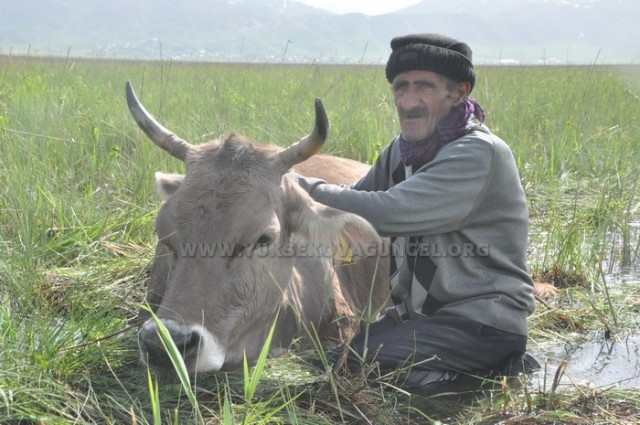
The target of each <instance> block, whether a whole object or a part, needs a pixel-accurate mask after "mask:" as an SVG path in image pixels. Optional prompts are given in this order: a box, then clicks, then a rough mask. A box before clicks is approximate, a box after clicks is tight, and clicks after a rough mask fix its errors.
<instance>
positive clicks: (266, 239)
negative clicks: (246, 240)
mask: <svg viewBox="0 0 640 425" xmlns="http://www.w3.org/2000/svg"><path fill="white" fill-rule="evenodd" d="M272 243H273V236H271V235H267V234H264V235H262V236H260V237H259V238H258V240H257V241H256V246H257V247H261V246H269V245H271V244H272Z"/></svg>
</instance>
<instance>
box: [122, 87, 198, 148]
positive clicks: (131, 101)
mask: <svg viewBox="0 0 640 425" xmlns="http://www.w3.org/2000/svg"><path fill="white" fill-rule="evenodd" d="M125 91H126V94H127V105H129V111H131V115H133V119H134V120H135V121H136V123H137V124H138V127H140V129H141V130H142V131H144V133H145V134H146V135H147V137H149V139H151V141H152V142H153V143H155V144H156V145H158V146H160V147H161V148H162V149H164V150H165V151H167V152H169V153H170V154H171V156H174V157H176V158H178V159H179V160H181V161H184V160H185V158H186V156H187V152H188V151H189V149H190V148H191V145H190V144H189V142H186V141H184V140H182V139H181V138H179V137H178V136H176V135H175V133H173V132H171V131H169V130H167V129H166V128H165V127H163V126H162V125H161V124H160V123H159V122H158V121H156V120H155V118H153V117H152V116H151V114H150V113H149V112H147V110H146V109H145V108H144V106H142V104H141V103H140V101H139V100H138V97H137V96H136V93H135V92H134V91H133V87H132V86H131V82H130V81H127V84H126V87H125Z"/></svg>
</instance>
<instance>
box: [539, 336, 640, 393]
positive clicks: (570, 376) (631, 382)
mask: <svg viewBox="0 0 640 425" xmlns="http://www.w3.org/2000/svg"><path fill="white" fill-rule="evenodd" d="M530 348H531V353H532V354H533V355H534V356H535V357H536V359H538V361H539V362H540V364H541V365H542V370H541V371H539V372H536V373H535V374H534V375H532V379H531V381H530V382H531V385H532V387H533V388H536V389H543V388H544V387H545V386H546V390H547V391H549V390H550V389H551V385H552V382H553V380H554V375H555V374H556V371H557V370H558V367H559V365H560V364H561V362H562V360H563V359H564V360H565V361H566V363H567V365H566V369H565V372H564V374H563V376H562V379H561V380H560V386H559V387H558V388H559V389H563V388H566V387H567V386H574V385H580V386H587V387H591V388H598V389H604V388H610V387H618V388H640V335H629V336H618V337H614V338H612V339H611V340H604V338H603V337H602V336H600V337H599V338H598V337H594V338H593V339H591V340H589V341H586V342H575V343H567V344H558V343H553V344H551V343H550V344H540V345H538V346H533V347H530ZM545 367H546V371H545ZM545 375H546V376H545ZM545 378H546V384H545Z"/></svg>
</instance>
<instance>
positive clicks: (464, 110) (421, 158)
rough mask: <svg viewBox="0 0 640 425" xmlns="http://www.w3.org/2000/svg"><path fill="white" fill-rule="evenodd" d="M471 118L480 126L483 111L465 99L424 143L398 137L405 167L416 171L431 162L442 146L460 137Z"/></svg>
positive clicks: (470, 100)
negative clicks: (410, 167)
mask: <svg viewBox="0 0 640 425" xmlns="http://www.w3.org/2000/svg"><path fill="white" fill-rule="evenodd" d="M471 116H475V117H476V119H477V120H478V121H479V122H480V124H482V123H483V122H484V118H485V115H484V111H483V110H482V108H481V107H480V105H479V104H478V102H476V101H475V100H474V99H467V100H465V101H464V102H462V103H461V104H460V105H458V106H456V107H454V108H453V109H451V112H449V115H447V116H446V117H445V118H444V119H443V120H442V121H440V123H439V124H438V126H437V127H436V131H435V132H434V134H433V135H432V136H431V137H430V138H429V139H427V140H425V141H424V142H407V141H406V140H404V139H403V138H402V135H400V137H399V140H398V142H399V143H400V156H401V158H402V162H403V163H404V165H406V166H412V167H413V169H414V170H415V169H418V168H420V167H421V166H423V165H424V164H426V163H427V162H429V161H431V160H432V159H433V158H434V157H435V156H436V154H437V153H438V151H439V150H440V149H442V147H443V146H444V145H446V144H447V143H449V142H452V141H454V140H456V139H458V138H460V137H462V136H463V135H464V133H465V131H466V128H467V124H468V123H469V119H470V118H471Z"/></svg>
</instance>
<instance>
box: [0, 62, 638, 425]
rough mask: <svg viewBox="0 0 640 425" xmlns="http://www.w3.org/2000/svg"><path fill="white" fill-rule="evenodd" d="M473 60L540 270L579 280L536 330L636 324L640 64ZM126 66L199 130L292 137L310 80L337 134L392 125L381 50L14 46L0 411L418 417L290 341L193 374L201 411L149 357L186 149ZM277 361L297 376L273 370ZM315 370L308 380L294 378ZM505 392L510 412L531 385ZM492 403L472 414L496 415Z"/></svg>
mask: <svg viewBox="0 0 640 425" xmlns="http://www.w3.org/2000/svg"><path fill="white" fill-rule="evenodd" d="M478 76H479V78H478V83H477V85H476V88H475V91H474V93H473V95H474V96H475V97H476V98H477V99H478V100H479V102H480V103H481V104H482V105H483V106H484V108H485V110H486V111H487V115H488V120H487V123H488V125H489V126H490V127H491V128H492V130H494V131H495V132H496V133H497V134H498V135H500V136H501V137H502V138H504V139H505V140H506V141H507V142H508V143H509V144H510V145H511V147H512V148H513V151H514V154H515V156H516V160H517V163H518V166H519V169H520V172H521V177H522V181H523V184H524V187H525V190H526V192H527V195H528V199H529V207H530V214H531V236H530V239H531V242H532V243H531V252H530V261H531V270H532V273H533V274H534V275H536V277H539V278H546V279H549V280H553V281H554V282H555V283H557V284H558V285H565V286H570V287H572V288H570V289H567V290H566V291H567V292H566V294H565V298H563V301H562V302H561V304H559V305H557V306H554V305H548V306H545V305H542V306H540V307H539V309H538V311H537V312H536V314H535V315H534V316H533V317H532V320H531V323H532V338H533V339H534V340H539V339H552V340H553V339H560V340H562V339H563V338H565V337H566V336H565V335H564V333H563V330H562V329H570V330H571V331H577V332H580V333H582V334H588V333H589V332H593V331H599V330H600V329H602V328H603V327H606V328H607V329H609V330H610V331H611V332H613V333H614V334H615V333H616V332H624V331H625V330H626V331H631V330H633V329H636V328H637V325H638V320H637V317H636V316H637V314H634V312H635V313H637V305H636V307H634V306H633V303H632V302H631V304H629V301H628V300H629V299H631V300H633V299H634V297H636V298H635V299H637V296H638V292H637V291H638V289H637V287H630V288H625V290H626V291H627V293H626V294H622V295H621V294H620V291H617V290H616V288H615V285H614V286H613V287H612V282H611V281H612V278H613V277H615V276H616V273H621V272H624V273H636V275H635V276H636V277H635V279H636V281H637V277H638V275H637V273H638V262H639V261H638V256H639V249H638V246H639V242H638V223H639V221H640V218H639V216H640V211H639V208H638V205H639V201H638V195H639V193H638V180H639V178H638V176H640V146H639V144H640V124H639V123H638V117H639V116H640V100H639V98H638V96H639V95H640V68H638V67H625V68H616V67H609V66H588V67H503V68H502V67H495V68H492V67H481V68H479V69H478ZM126 80H131V81H132V83H133V84H134V87H135V88H136V91H137V92H138V94H139V96H140V98H141V100H142V101H143V103H144V104H145V105H146V106H147V108H148V109H149V110H150V111H151V112H152V113H153V114H154V115H155V116H157V117H158V118H159V119H160V120H161V121H162V122H163V123H164V124H165V125H166V126H167V127H169V128H171V129H172V130H174V131H176V132H177V133H178V134H180V135H181V136H182V137H184V138H185V139H187V140H190V141H191V142H194V143H198V142H202V141H205V140H208V139H211V138H215V137H217V136H219V135H222V134H228V133H230V132H237V133H241V134H244V135H247V136H250V137H253V138H255V139H257V140H261V141H263V142H268V143H275V144H279V145H282V146H285V145H288V144H290V143H292V142H294V141H296V140H298V139H299V138H300V137H301V136H303V135H304V134H306V133H307V132H308V131H309V130H310V128H311V125H312V122H313V99H314V98H315V97H321V98H322V99H323V101H324V103H325V106H326V108H327V111H328V114H329V119H330V122H331V131H330V137H329V141H328V142H327V146H326V148H325V151H327V152H332V153H335V154H338V155H342V156H347V157H351V158H355V159H359V160H362V161H368V162H372V161H373V160H375V158H376V156H377V154H378V153H379V152H380V150H381V149H382V148H383V147H384V146H385V145H386V144H387V143H388V142H389V141H390V139H391V138H392V137H393V135H394V134H395V132H396V131H397V121H396V116H395V112H394V107H393V103H392V99H391V95H390V91H389V88H388V85H387V84H386V82H385V79H384V70H383V69H382V67H372V66H371V67H370V66H361V67H349V66H328V65H327V66H325V65H299V66H277V65H256V64H253V65H236V64H217V65H214V64H185V63H173V62H163V63H152V62H133V61H131V62H116V61H114V62H110V61H101V62H93V61H86V60H78V59H72V58H68V59H55V60H54V59H46V58H20V57H7V56H1V57H0V422H2V423H20V422H19V421H21V420H23V421H25V423H37V422H39V421H43V422H47V421H50V422H52V423H142V424H144V423H158V421H162V423H189V422H190V421H191V420H193V419H194V418H198V420H200V418H202V420H203V421H204V422H211V423H236V422H238V421H240V420H241V418H242V417H245V418H246V417H247V416H246V415H244V416H243V413H246V412H248V411H249V410H248V409H251V408H252V406H253V408H255V407H256V406H260V409H258V410H256V409H254V410H252V412H253V413H252V415H254V416H252V418H253V420H254V421H255V422H260V421H263V422H264V423H269V422H271V423H335V422H353V423H356V422H358V421H360V422H361V423H366V421H365V419H363V418H374V417H375V420H373V422H374V423H407V422H410V419H407V417H408V416H406V415H400V413H398V412H406V413H407V414H408V413H409V412H410V411H412V409H413V410H415V409H416V407H415V406H413V405H411V406H409V407H408V408H407V409H405V410H402V409H400V407H398V406H399V404H397V403H398V402H397V398H396V397H395V396H393V395H389V393H388V392H387V391H386V390H385V392H382V391H375V390H374V389H363V388H365V387H363V386H361V385H360V384H358V383H348V382H344V381H334V380H333V378H330V379H329V378H327V377H326V376H324V375H320V376H316V375H313V373H312V372H309V371H308V370H306V369H305V368H304V367H303V366H300V365H299V364H297V363H296V362H295V361H294V360H295V357H294V358H292V359H285V361H284V362H280V361H277V362H273V363H269V362H267V367H265V369H264V370H262V371H258V372H254V374H252V373H251V372H249V370H248V369H247V370H246V372H245V375H246V376H240V375H234V374H230V375H227V376H222V375H213V376H210V375H203V376H199V377H197V378H198V379H197V386H196V388H197V389H196V393H195V394H194V397H197V401H199V404H198V409H199V411H198V414H197V415H195V416H194V415H193V411H192V408H193V404H192V402H193V400H190V398H191V396H189V397H187V396H185V392H184V389H183V388H182V385H181V384H180V382H178V381H176V380H175V379H172V378H171V377H166V376H165V377H163V376H160V377H154V376H151V377H150V376H149V375H148V374H147V370H146V369H145V368H144V367H143V366H141V364H140V362H139V360H138V353H137V347H136V343H135V332H134V331H132V330H130V331H124V332H121V331H123V330H126V329H127V328H128V326H130V325H132V324H133V323H134V322H135V318H136V315H137V313H138V311H139V306H140V305H141V303H142V302H143V299H144V283H145V279H146V276H147V271H148V265H149V262H150V261H151V259H152V257H153V247H154V243H155V240H154V235H153V220H154V215H155V212H156V211H157V207H158V205H159V201H158V199H157V198H156V196H155V194H154V192H153V172H155V171H157V170H162V171H173V172H180V171H182V164H180V163H178V162H177V161H175V160H173V159H172V158H170V157H169V156H168V155H166V154H165V153H164V152H162V151H160V150H159V149H157V148H156V147H155V146H153V144H152V143H150V142H149V141H147V140H146V139H145V137H144V135H142V134H141V133H140V132H139V131H138V129H137V127H136V126H135V124H134V123H133V121H132V119H131V118H130V116H129V113H128V110H127V107H126V103H125V100H124V82H125V81H126ZM610 289H611V291H609V290H610ZM634 309H635V310H634ZM269 365H271V368H279V367H280V368H284V369H285V372H284V373H282V374H281V375H284V376H288V377H287V378H273V379H272V381H271V383H265V379H260V378H262V375H263V374H266V376H268V375H269V372H270V368H269ZM287 371H288V372H287ZM271 372H274V371H271ZM309 373H311V374H312V376H311V378H310V379H309V380H308V381H309V382H311V383H312V384H309V385H311V387H309V386H308V385H306V384H304V383H303V384H300V383H299V382H298V383H296V382H297V381H296V380H301V381H304V382H307V381H305V379H306V378H305V377H308V375H309ZM272 374H273V375H274V376H275V375H277V373H272ZM301 377H302V378H301ZM155 379H158V381H156V380H155ZM267 381H268V380H267ZM274 382H275V384H274ZM156 383H157V386H156ZM349 384H353V387H348V385H349ZM264 385H266V387H265V389H264V390H263V392H261V390H260V388H261V387H262V386H264ZM309 388H314V390H309ZM345 388H349V390H345ZM316 390H317V391H319V394H324V395H325V396H326V397H323V396H317V395H315V393H313V391H316ZM510 394H512V395H510V396H509V397H505V398H504V400H507V399H508V403H509V409H511V410H510V411H513V412H515V411H517V410H518V409H519V408H521V407H522V406H523V405H525V404H527V403H529V404H531V403H534V402H535V400H534V401H532V400H531V399H530V398H529V399H527V400H526V401H522V400H521V399H520V397H519V394H520V393H518V392H514V393H510ZM247 395H249V396H251V397H249V398H253V400H246V398H247ZM594 400H595V399H594ZM629 400H631V402H630V403H631V404H632V405H635V406H637V405H640V402H637V396H633V397H630V398H629ZM633 400H635V401H633ZM596 401H597V400H596ZM594 402H595V401H594ZM634 403H635V404H634ZM534 404H535V403H534ZM503 407H504V406H501V407H499V408H496V409H497V410H498V411H500V412H502V410H503ZM543 407H544V406H543ZM555 407H557V406H555ZM243 409H244V410H243ZM487 409H488V410H487ZM509 409H507V410H509ZM394 411H395V413H394ZM487 411H489V412H494V411H495V410H493V408H492V407H487V406H484V407H481V408H476V409H475V410H474V409H473V408H472V409H471V410H470V411H465V413H460V415H463V414H464V415H467V416H464V417H465V418H466V419H468V420H469V421H471V422H473V421H475V419H473V418H478V417H480V418H483V417H486V416H490V417H494V416H492V415H493V413H489V414H487V413H486V412H487ZM185 412H186V413H185ZM255 412H261V413H260V414H259V415H258V414H257V413H255ZM483 412H485V413H483ZM514 414H515V413H514ZM398 415H400V416H402V417H403V418H404V419H398ZM419 416H421V417H422V418H423V419H422V420H424V417H432V415H431V413H429V412H427V413H424V414H422V415H419ZM260 417H261V418H262V419H260ZM159 418H160V419H159ZM266 418H269V419H266ZM470 418H471V419H470ZM403 421H404V422H403ZM415 421H416V423H421V420H420V419H416V420H415ZM477 422H479V420H478V421H477Z"/></svg>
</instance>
